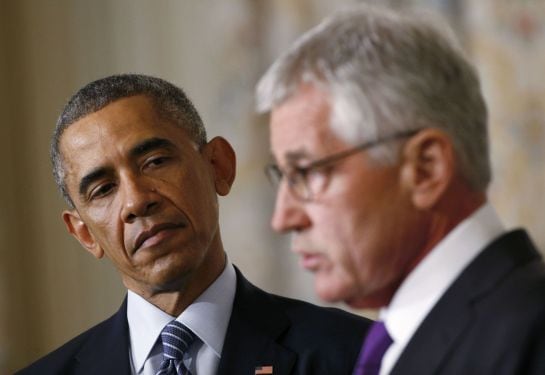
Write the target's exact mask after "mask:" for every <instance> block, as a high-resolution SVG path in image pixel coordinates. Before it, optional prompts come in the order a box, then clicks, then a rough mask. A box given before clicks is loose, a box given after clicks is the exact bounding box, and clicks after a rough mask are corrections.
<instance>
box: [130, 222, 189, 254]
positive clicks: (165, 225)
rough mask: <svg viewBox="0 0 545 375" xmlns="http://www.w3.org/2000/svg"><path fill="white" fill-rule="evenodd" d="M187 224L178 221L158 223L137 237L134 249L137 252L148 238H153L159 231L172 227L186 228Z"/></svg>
mask: <svg viewBox="0 0 545 375" xmlns="http://www.w3.org/2000/svg"><path fill="white" fill-rule="evenodd" d="M184 227H185V225H183V224H178V223H163V224H157V225H154V226H152V227H151V228H150V229H148V230H144V231H142V232H140V234H139V235H138V237H136V241H135V242H134V251H135V252H136V251H137V250H138V249H139V248H140V247H141V246H142V244H143V243H144V242H146V241H147V240H148V239H150V238H152V237H153V236H156V235H157V234H158V233H160V232H162V231H165V230H170V229H177V228H184Z"/></svg>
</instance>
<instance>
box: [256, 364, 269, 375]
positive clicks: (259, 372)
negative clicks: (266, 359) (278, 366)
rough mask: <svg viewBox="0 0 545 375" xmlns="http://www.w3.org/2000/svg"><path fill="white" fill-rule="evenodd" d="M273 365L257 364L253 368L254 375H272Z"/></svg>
mask: <svg viewBox="0 0 545 375" xmlns="http://www.w3.org/2000/svg"><path fill="white" fill-rule="evenodd" d="M272 373H273V367H272V366H257V367H256V368H255V375H272Z"/></svg>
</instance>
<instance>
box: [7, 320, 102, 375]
mask: <svg viewBox="0 0 545 375" xmlns="http://www.w3.org/2000/svg"><path fill="white" fill-rule="evenodd" d="M111 320H112V318H109V319H107V320H105V321H103V322H101V323H99V324H97V325H95V326H93V327H91V328H89V329H88V330H86V331H85V332H83V333H81V334H79V335H78V336H76V337H74V338H72V339H71V340H70V341H68V342H66V343H65V344H63V345H62V346H60V347H58V348H57V349H55V350H53V351H52V352H50V353H49V354H46V355H45V356H43V357H41V358H39V359H38V360H36V361H35V362H33V363H32V364H30V365H29V366H27V367H25V368H23V369H21V370H19V371H18V372H16V373H15V375H40V374H70V373H71V369H72V368H73V367H74V365H75V364H76V355H77V354H78V353H79V351H80V349H81V348H82V347H83V346H84V344H85V343H86V342H88V340H89V339H90V338H91V337H93V336H94V335H95V334H96V333H97V332H100V331H103V330H104V329H107V328H108V326H109V325H110V322H111Z"/></svg>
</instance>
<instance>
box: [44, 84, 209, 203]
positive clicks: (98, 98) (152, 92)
mask: <svg viewBox="0 0 545 375" xmlns="http://www.w3.org/2000/svg"><path fill="white" fill-rule="evenodd" d="M136 95H145V96H147V97H149V98H150V99H151V100H152V102H153V106H154V108H155V110H156V111H157V114H158V115H159V116H161V117H162V118H164V119H167V120H169V121H172V122H173V123H175V124H178V125H180V126H181V127H182V128H183V129H184V130H185V131H186V132H187V134H188V135H189V137H191V139H192V140H193V141H194V142H195V143H196V144H197V145H198V146H202V145H204V144H205V143H206V129H205V128H204V125H203V122H202V120H201V117H200V116H199V113H198V112H197V110H196V109H195V107H194V106H193V103H192V102H191V101H190V100H189V98H188V97H187V96H186V95H185V93H184V92H183V90H182V89H180V88H179V87H176V86H175V85H173V84H171V83H169V82H167V81H165V80H163V79H160V78H156V77H150V76H146V75H142V74H120V75H113V76H109V77H105V78H102V79H99V80H96V81H94V82H91V83H89V84H87V85H86V86H84V87H83V88H81V89H80V90H79V91H78V92H77V93H76V94H75V95H74V96H72V98H70V100H69V101H68V103H67V104H66V105H65V107H64V109H63V111H62V113H61V115H60V116H59V119H58V120H57V125H56V127H55V131H54V133H53V138H52V142H51V162H52V164H53V177H54V178H55V182H56V183H57V187H58V188H59V190H60V192H61V194H62V196H63V198H64V199H65V201H66V202H67V203H68V205H69V206H70V207H71V208H74V203H73V201H72V199H71V197H70V194H69V193H68V190H67V188H66V182H65V170H64V165H63V155H62V153H61V152H60V140H61V137H62V134H63V133H64V131H65V130H66V129H67V128H68V127H69V126H70V125H71V124H73V123H75V122H76V121H78V120H79V119H81V118H83V117H85V116H87V115H89V114H91V113H94V112H96V111H99V110H100V109H102V108H104V107H106V106H107V105H108V104H110V103H112V102H114V101H116V100H119V99H122V98H127V97H131V96H136Z"/></svg>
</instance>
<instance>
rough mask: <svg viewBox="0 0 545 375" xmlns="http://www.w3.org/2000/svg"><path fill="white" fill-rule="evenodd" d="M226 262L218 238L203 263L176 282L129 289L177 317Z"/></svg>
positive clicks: (212, 280)
mask: <svg viewBox="0 0 545 375" xmlns="http://www.w3.org/2000/svg"><path fill="white" fill-rule="evenodd" d="M226 262H227V257H226V255H225V252H224V251H223V246H222V245H221V240H220V241H219V245H218V246H217V247H216V249H215V250H214V251H210V252H209V254H208V256H207V257H206V258H205V259H204V260H203V263H202V264H201V265H200V266H199V267H198V268H197V269H195V270H192V271H190V272H188V273H187V274H186V275H183V276H182V277H181V278H180V279H179V280H178V281H177V282H176V284H174V285H171V286H169V287H161V289H160V290H157V289H154V290H136V289H135V288H129V289H131V290H132V291H133V292H135V293H137V294H139V295H140V296H142V297H143V298H144V299H146V300H147V301H148V302H149V303H151V304H153V305H155V306H157V307H158V308H159V309H161V310H163V311H164V312H166V313H167V314H169V315H171V316H174V317H177V316H179V315H180V314H181V313H182V312H183V311H184V310H185V309H186V308H187V307H188V306H189V305H191V304H192V303H193V302H194V301H195V300H196V299H197V298H198V297H199V296H200V295H201V294H202V293H203V292H204V291H205V290H206V289H208V287H209V286H210V285H212V283H213V282H214V281H216V279H217V278H218V277H219V275H221V273H222V272H223V270H224V269H225V265H226Z"/></svg>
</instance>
